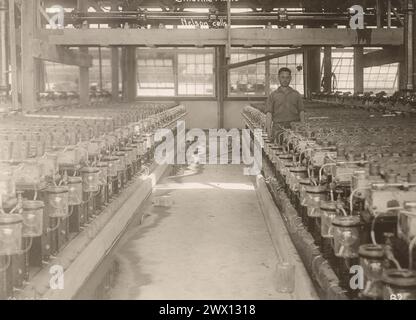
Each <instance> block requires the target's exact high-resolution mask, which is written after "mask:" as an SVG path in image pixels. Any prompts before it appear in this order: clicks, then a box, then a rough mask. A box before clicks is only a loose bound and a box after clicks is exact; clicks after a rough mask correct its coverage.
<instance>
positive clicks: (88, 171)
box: [81, 167, 100, 192]
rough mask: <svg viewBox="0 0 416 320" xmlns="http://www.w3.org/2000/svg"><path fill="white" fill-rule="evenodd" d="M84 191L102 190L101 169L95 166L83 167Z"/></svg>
mask: <svg viewBox="0 0 416 320" xmlns="http://www.w3.org/2000/svg"><path fill="white" fill-rule="evenodd" d="M81 176H82V191H83V192H97V191H99V190H100V170H99V169H98V168H95V167H84V168H82V169H81Z"/></svg>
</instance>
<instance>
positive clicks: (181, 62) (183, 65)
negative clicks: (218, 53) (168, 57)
mask: <svg viewBox="0 0 416 320" xmlns="http://www.w3.org/2000/svg"><path fill="white" fill-rule="evenodd" d="M178 94H179V95H180V96H187V95H188V96H189V95H192V96H212V95H214V54H213V53H203V52H201V53H179V54H178Z"/></svg>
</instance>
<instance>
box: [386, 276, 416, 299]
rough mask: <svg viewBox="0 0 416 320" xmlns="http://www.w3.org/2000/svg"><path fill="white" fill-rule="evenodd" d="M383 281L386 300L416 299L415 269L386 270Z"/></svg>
mask: <svg viewBox="0 0 416 320" xmlns="http://www.w3.org/2000/svg"><path fill="white" fill-rule="evenodd" d="M382 281H383V299H384V300H416V271H415V270H408V269H402V270H397V269H389V270H385V271H384V272H383V276H382Z"/></svg>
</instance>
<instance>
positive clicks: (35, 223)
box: [22, 200, 45, 238]
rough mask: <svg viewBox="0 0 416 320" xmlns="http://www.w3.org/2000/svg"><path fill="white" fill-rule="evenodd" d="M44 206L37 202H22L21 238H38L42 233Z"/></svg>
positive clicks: (41, 202)
mask: <svg viewBox="0 0 416 320" xmlns="http://www.w3.org/2000/svg"><path fill="white" fill-rule="evenodd" d="M44 208H45V204H44V203H43V201H38V200H25V201H23V212H22V218H23V229H22V237H32V238H34V237H40V236H41V235H42V233H43V209H44Z"/></svg>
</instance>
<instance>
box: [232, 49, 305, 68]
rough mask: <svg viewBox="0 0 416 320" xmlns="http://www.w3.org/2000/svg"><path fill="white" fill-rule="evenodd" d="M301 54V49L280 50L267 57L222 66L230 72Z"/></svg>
mask: <svg viewBox="0 0 416 320" xmlns="http://www.w3.org/2000/svg"><path fill="white" fill-rule="evenodd" d="M302 52H303V49H302V48H297V49H288V50H281V51H280V52H278V53H275V54H270V55H267V56H264V57H260V58H255V59H250V60H246V61H242V62H237V63H232V64H228V65H226V66H224V69H226V70H230V69H235V68H240V67H244V66H248V65H250V64H255V63H259V62H263V61H267V60H272V59H276V58H280V57H285V56H288V55H291V54H297V53H302Z"/></svg>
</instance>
